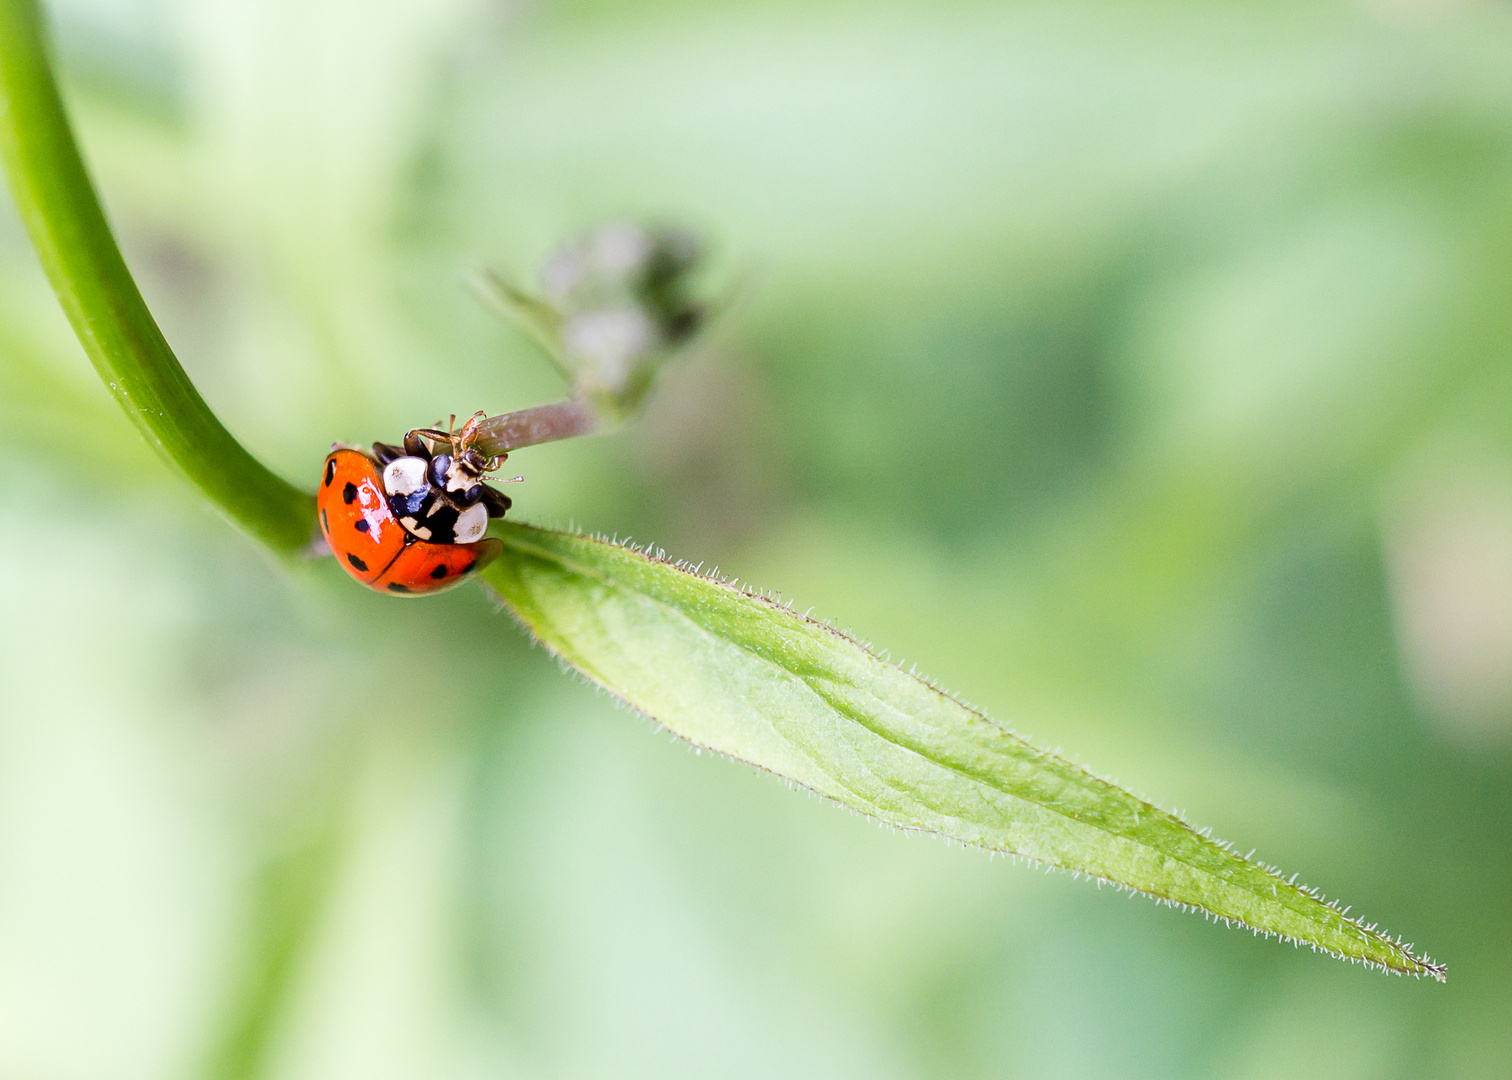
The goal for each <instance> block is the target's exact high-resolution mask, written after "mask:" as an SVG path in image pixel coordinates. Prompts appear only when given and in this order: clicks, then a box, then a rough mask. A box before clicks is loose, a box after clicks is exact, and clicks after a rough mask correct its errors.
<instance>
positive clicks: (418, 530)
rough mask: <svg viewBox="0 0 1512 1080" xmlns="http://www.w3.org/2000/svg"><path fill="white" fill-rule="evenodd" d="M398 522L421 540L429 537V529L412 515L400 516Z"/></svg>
mask: <svg viewBox="0 0 1512 1080" xmlns="http://www.w3.org/2000/svg"><path fill="white" fill-rule="evenodd" d="M399 524H401V525H403V526H404V527H405V528H406V529H408V530H409V531H410V532H412V533H414V534H415V535H416V536H418V537H419V538H420V539H422V540H429V539H430V538H431V531H430V530H429V529H427V528H426V527H425V526H424V525H422V524H420V523H419V522H418V521H416V520H415V519H414V518H412V517H407V518H400V519H399Z"/></svg>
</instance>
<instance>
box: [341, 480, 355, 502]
mask: <svg viewBox="0 0 1512 1080" xmlns="http://www.w3.org/2000/svg"><path fill="white" fill-rule="evenodd" d="M341 501H342V502H344V503H346V504H347V505H348V506H351V505H352V504H353V503H354V502H356V501H357V485H356V484H354V483H352V482H351V481H348V482H347V486H346V487H344V488H342V489H341Z"/></svg>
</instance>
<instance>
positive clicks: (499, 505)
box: [483, 484, 513, 518]
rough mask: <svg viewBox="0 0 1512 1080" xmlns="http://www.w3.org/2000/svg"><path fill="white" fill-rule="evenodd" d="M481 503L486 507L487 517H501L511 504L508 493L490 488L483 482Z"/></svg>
mask: <svg viewBox="0 0 1512 1080" xmlns="http://www.w3.org/2000/svg"><path fill="white" fill-rule="evenodd" d="M483 505H484V506H486V507H488V516H489V517H491V518H501V517H503V516H504V511H506V510H508V509H509V508H510V506H512V505H513V504H512V503H511V502H510V501H509V496H508V495H506V494H504V493H503V492H502V491H499V490H497V489H496V488H491V487H489V486H488V485H487V484H484V485H483Z"/></svg>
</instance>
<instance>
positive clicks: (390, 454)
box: [373, 442, 404, 465]
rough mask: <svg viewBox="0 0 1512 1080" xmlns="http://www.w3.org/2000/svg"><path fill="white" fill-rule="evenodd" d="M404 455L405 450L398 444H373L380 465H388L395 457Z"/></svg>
mask: <svg viewBox="0 0 1512 1080" xmlns="http://www.w3.org/2000/svg"><path fill="white" fill-rule="evenodd" d="M403 456H404V451H403V450H402V449H400V448H399V447H397V446H390V445H389V444H388V443H381V442H375V443H374V444H373V457H374V458H375V459H376V460H377V462H378V464H380V465H387V464H388V463H389V462H391V461H393V460H394V459H395V458H402V457H403Z"/></svg>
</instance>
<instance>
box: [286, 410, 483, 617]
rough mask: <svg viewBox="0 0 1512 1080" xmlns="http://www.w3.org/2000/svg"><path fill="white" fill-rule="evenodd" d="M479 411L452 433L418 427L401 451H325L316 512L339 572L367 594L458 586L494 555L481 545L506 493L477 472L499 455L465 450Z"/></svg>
mask: <svg viewBox="0 0 1512 1080" xmlns="http://www.w3.org/2000/svg"><path fill="white" fill-rule="evenodd" d="M483 416H484V414H483V413H477V414H475V415H474V416H473V417H472V418H471V419H469V420H468V421H467V422H466V423H465V424H463V425H462V430H461V431H460V432H456V433H453V432H452V431H451V430H449V429H448V430H447V431H440V430H438V429H436V428H416V429H415V430H413V431H410V432H407V433H406V434H405V436H404V443H403V445H402V446H390V445H388V444H387V443H379V442H375V443H374V444H373V449H372V453H371V454H367V453H363V452H362V451H361V450H357V449H354V448H352V447H348V446H341V445H339V444H338V445H336V446H334V447H332V448H331V453H330V456H328V457H327V458H326V460H325V471H324V472H323V473H322V474H321V481H320V491H319V493H318V494H317V496H316V507H317V510H318V513H319V516H320V531H321V533H322V534H323V535H324V536H325V540H326V544H327V545H329V546H330V549H331V552H332V553H333V554H334V555H335V556H336V559H337V561H338V562H340V563H341V565H342V567H343V569H345V570H346V572H347V573H349V574H351V575H352V576H353V577H354V578H356V579H357V580H358V581H360V582H362V583H363V584H364V585H366V586H367V587H368V588H370V589H375V590H377V591H378V592H385V593H391V594H393V595H396V596H421V595H424V594H426V593H435V592H440V591H442V590H443V589H449V588H451V587H452V586H454V585H458V584H460V583H461V582H462V580H463V579H464V578H466V577H468V576H469V575H471V574H472V573H474V572H475V571H477V570H478V569H480V568H481V567H483V566H485V565H486V564H487V563H489V562H490V561H492V560H493V559H495V558H497V557H498V555H499V553H500V552H501V551H503V550H504V545H503V544H502V543H500V542H499V541H498V540H495V539H492V538H489V539H485V538H484V536H483V534H484V532H486V531H487V529H488V519H489V518H495V517H503V516H504V512H505V511H506V510H508V509H509V506H510V503H509V496H507V495H505V494H504V493H502V492H500V491H498V490H497V489H495V488H492V487H489V486H488V484H487V483H485V482H484V477H485V474H487V473H490V472H493V471H494V470H495V469H497V468H498V467H499V466H500V465H502V464H503V463H504V458H505V455H503V454H500V455H498V456H497V457H485V456H484V455H483V454H482V453H481V452H480V451H479V450H478V449H477V448H476V447H475V446H474V445H473V444H474V442H475V441H476V439H477V433H478V426H479V424H480V422H481V421H482V419H483Z"/></svg>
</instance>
